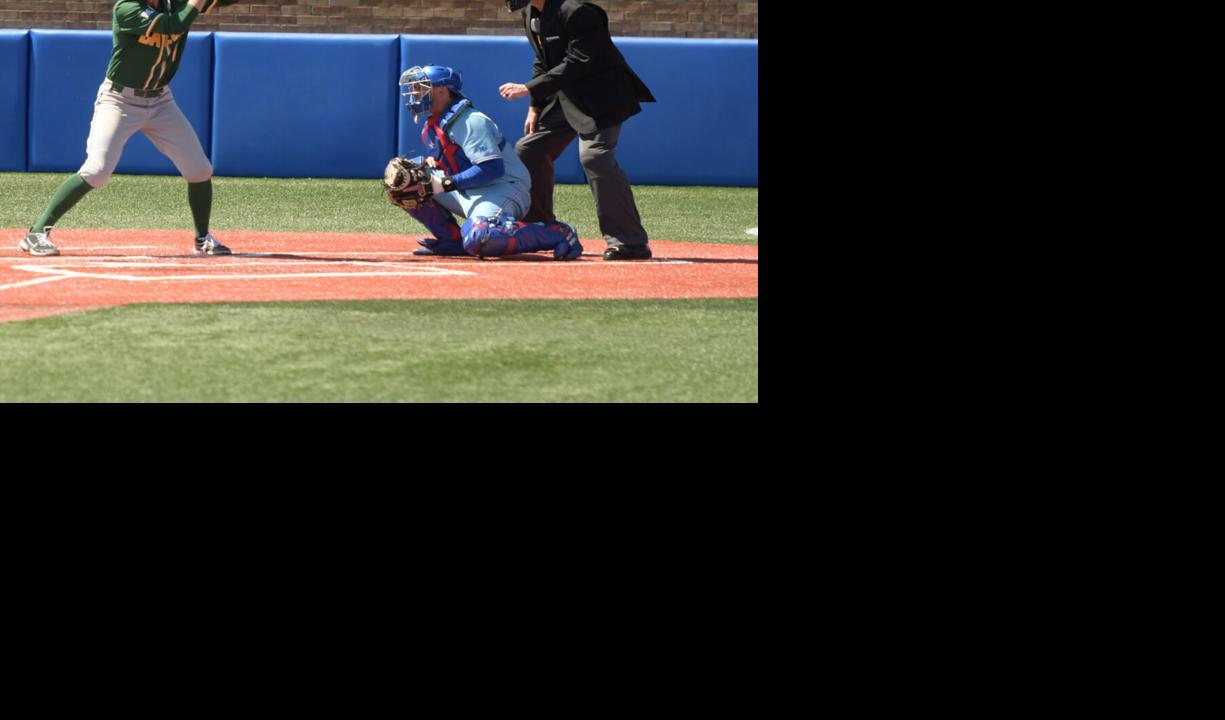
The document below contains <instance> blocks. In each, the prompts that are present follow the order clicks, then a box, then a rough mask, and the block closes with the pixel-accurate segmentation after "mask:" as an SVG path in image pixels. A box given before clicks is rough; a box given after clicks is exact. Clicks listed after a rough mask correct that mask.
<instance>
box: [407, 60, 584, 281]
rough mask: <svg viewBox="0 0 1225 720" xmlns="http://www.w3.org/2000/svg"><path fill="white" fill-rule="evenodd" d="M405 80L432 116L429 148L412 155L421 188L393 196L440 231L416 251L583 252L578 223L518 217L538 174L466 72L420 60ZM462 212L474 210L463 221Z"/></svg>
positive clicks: (425, 138) (416, 106)
mask: <svg viewBox="0 0 1225 720" xmlns="http://www.w3.org/2000/svg"><path fill="white" fill-rule="evenodd" d="M400 87H401V90H402V93H401V95H402V97H403V98H404V101H405V105H406V106H407V107H408V109H409V110H411V111H412V113H413V121H414V122H419V121H420V119H421V116H423V115H424V116H426V121H425V127H424V128H423V129H422V131H421V142H422V144H423V145H424V146H425V148H426V150H427V152H428V153H429V154H428V155H426V156H419V157H416V158H411V159H408V160H409V163H410V164H411V165H413V166H418V167H420V168H421V170H420V173H421V175H420V177H421V178H422V182H420V185H421V193H420V194H419V195H417V196H416V198H415V199H412V200H408V201H398V200H397V199H396V197H395V196H393V200H392V201H393V202H395V203H396V204H398V205H400V207H402V208H403V209H404V210H405V211H407V212H408V214H409V215H411V216H412V217H413V218H415V219H416V220H417V221H418V222H420V223H421V224H422V225H424V226H425V227H426V229H427V230H429V231H430V233H431V234H432V235H433V236H434V237H433V238H427V239H425V240H419V241H418V243H419V244H420V245H421V246H422V247H421V248H420V249H418V250H416V251H414V254H417V255H465V254H467V255H476V256H478V257H485V256H498V255H512V254H515V253H523V252H536V251H541V250H545V251H552V252H553V256H554V258H556V259H558V260H574V259H577V258H578V257H579V256H581V255H582V254H583V246H582V245H581V244H580V243H579V238H578V233H577V232H576V231H575V229H574V228H573V227H572V226H570V225H567V224H566V223H563V222H557V221H556V220H554V221H553V222H548V223H542V222H537V223H525V222H520V221H519V220H518V218H521V217H523V216H524V214H525V213H527V211H528V208H529V206H530V205H531V201H532V197H531V178H530V176H529V175H528V172H527V168H525V167H524V166H523V163H522V162H520V160H519V158H518V156H516V155H515V151H514V147H513V146H510V145H508V144H507V142H506V138H505V137H504V136H503V135H502V132H501V131H500V130H498V126H497V125H496V124H495V123H494V121H493V120H492V119H491V118H490V117H489V116H488V115H485V114H484V113H481V112H478V111H477V110H476V109H475V108H474V107H473V106H472V101H471V100H469V99H468V98H466V97H464V96H463V94H462V93H461V92H460V89H461V88H462V87H463V78H462V76H461V75H460V73H458V72H457V71H455V70H454V69H452V68H449V67H445V66H441V65H425V66H417V67H412V68H409V69H408V70H405V71H404V73H403V74H402V75H401V76H400ZM405 159H406V158H393V160H392V162H393V163H396V162H397V161H399V160H405ZM427 168H428V169H427ZM455 215H462V216H464V217H465V218H466V221H465V222H464V225H463V227H460V225H459V223H458V222H457V221H456V220H455Z"/></svg>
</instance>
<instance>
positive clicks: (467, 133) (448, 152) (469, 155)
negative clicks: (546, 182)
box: [421, 98, 532, 190]
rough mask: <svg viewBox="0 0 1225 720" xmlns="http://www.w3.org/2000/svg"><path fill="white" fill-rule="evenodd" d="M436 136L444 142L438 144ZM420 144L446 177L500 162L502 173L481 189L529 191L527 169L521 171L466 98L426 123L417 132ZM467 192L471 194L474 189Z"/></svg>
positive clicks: (493, 128) (500, 138)
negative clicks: (495, 187)
mask: <svg viewBox="0 0 1225 720" xmlns="http://www.w3.org/2000/svg"><path fill="white" fill-rule="evenodd" d="M440 127H441V129H443V130H440ZM439 135H442V136H443V137H445V140H442V142H439V140H440V138H439V137H437V136H439ZM421 142H423V143H425V147H426V149H428V151H429V152H430V154H432V156H434V158H435V159H437V160H439V163H440V164H441V165H442V169H443V171H446V173H447V174H448V175H458V174H459V173H463V171H464V170H467V169H468V168H470V167H473V165H475V164H479V163H484V162H485V160H490V159H494V158H501V160H502V167H503V168H505V169H506V173H505V174H503V175H502V176H501V178H499V179H497V180H494V181H492V182H489V184H486V185H483V186H488V185H497V184H508V182H512V181H513V182H515V184H517V185H521V186H527V187H530V182H532V180H530V175H529V174H528V169H527V168H526V167H523V162H522V160H519V158H518V156H516V154H515V146H513V144H511V143H510V142H508V141H507V140H506V137H505V136H503V135H502V133H501V131H500V130H499V129H497V125H495V124H494V121H492V120H491V119H490V118H489V115H485V114H484V113H479V111H477V109H475V108H473V107H472V102H470V100H468V99H467V98H463V99H461V100H459V102H458V103H456V104H454V105H453V107H452V108H451V109H450V110H447V111H446V113H445V114H443V115H442V116H441V118H430V119H429V120H426V122H425V127H424V129H423V130H421ZM469 190H475V187H473V189H469Z"/></svg>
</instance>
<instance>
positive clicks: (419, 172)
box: [383, 157, 434, 210]
mask: <svg viewBox="0 0 1225 720" xmlns="http://www.w3.org/2000/svg"><path fill="white" fill-rule="evenodd" d="M383 192H384V193H385V194H386V195H387V199H388V200H390V201H391V204H392V205H395V206H396V207H399V208H403V209H405V210H414V209H416V208H419V207H421V205H422V204H423V203H425V201H426V200H429V199H430V198H431V197H432V196H433V195H434V190H433V188H432V187H431V184H430V173H429V171H428V170H427V169H426V168H424V167H422V166H421V165H418V164H417V163H415V162H413V161H412V160H409V159H408V158H403V157H394V158H392V159H391V160H389V161H388V162H387V167H386V168H385V169H384V170H383Z"/></svg>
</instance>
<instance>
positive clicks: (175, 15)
mask: <svg viewBox="0 0 1225 720" xmlns="http://www.w3.org/2000/svg"><path fill="white" fill-rule="evenodd" d="M236 2H238V0H118V2H116V3H115V7H114V10H113V11H112V17H113V20H112V26H111V29H112V32H113V33H114V37H113V46H112V50H111V61H110V64H109V65H108V66H107V68H106V79H105V80H103V81H102V85H101V86H99V87H98V96H97V99H96V100H95V101H94V116H93V120H92V121H91V122H90V126H89V139H88V140H87V141H86V143H85V151H86V157H85V164H84V165H82V166H81V169H80V170H78V171H77V172H76V174H74V175H72V176H71V177H69V178H68V179H67V180H65V181H64V182H63V183H62V184H60V186H59V188H58V189H57V190H56V191H55V194H54V195H53V196H52V197H51V200H50V202H49V203H48V204H47V209H46V210H44V211H43V214H42V215H41V216H39V218H38V220H37V221H36V222H35V223H34V225H33V226H32V227H31V228H30V232H29V233H27V234H26V236H25V237H24V238H23V239H22V240H21V242H20V243H18V247H20V248H21V249H22V250H24V251H25V252H28V253H30V254H31V255H59V254H60V251H59V249H58V248H56V247H55V245H54V244H53V243H52V242H51V230H52V228H53V226H54V225H55V224H56V223H57V222H59V219H60V217H62V216H63V215H64V213H66V212H68V211H69V210H70V209H72V207H73V206H74V205H76V204H77V202H79V201H80V200H81V198H83V197H85V195H86V194H87V193H88V192H89V191H90V190H93V189H96V188H100V187H102V186H103V185H106V183H107V181H109V180H110V178H111V174H112V173H114V172H115V167H116V166H117V165H118V164H119V158H120V156H121V155H123V148H124V146H125V145H127V142H128V140H129V139H131V137H132V136H133V135H134V134H136V133H137V132H138V131H139V132H143V133H144V134H145V136H146V137H148V138H149V140H150V141H151V142H152V143H153V146H154V147H156V148H157V149H158V151H159V152H161V153H162V154H163V155H165V156H166V157H168V158H170V160H171V161H172V162H173V163H174V166H175V168H177V169H178V171H179V174H180V175H182V176H183V179H184V180H186V181H187V202H188V204H189V205H190V206H191V215H192V220H193V222H194V224H195V226H196V243H195V252H196V253H197V254H201V255H229V254H230V249H229V248H227V247H226V246H224V245H222V244H221V243H219V242H217V239H216V238H215V237H213V236H212V235H211V234H210V233H209V231H208V221H209V216H210V215H211V214H212V208H213V184H212V176H213V166H212V164H211V163H210V162H209V160H208V157H207V156H205V154H204V149H203V148H202V147H201V146H200V140H199V138H198V137H196V132H195V130H194V129H193V128H192V126H191V123H189V122H188V121H187V118H186V117H184V115H183V113H182V111H180V110H179V106H178V105H177V104H176V103H175V101H174V93H172V92H171V90H170V87H169V85H170V81H171V80H173V79H174V74H175V73H176V72H177V71H178V69H179V62H180V61H181V60H182V59H183V50H184V49H185V48H186V46H187V33H188V30H190V29H191V24H192V23H193V22H194V21H195V20H196V18H197V17H199V16H200V15H201V14H203V13H207V12H209V11H211V10H213V9H214V8H215V7H217V6H224V5H233V4H234V3H236Z"/></svg>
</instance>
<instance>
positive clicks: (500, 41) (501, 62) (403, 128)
mask: <svg viewBox="0 0 1225 720" xmlns="http://www.w3.org/2000/svg"><path fill="white" fill-rule="evenodd" d="M535 58H536V55H535V54H534V53H533V52H532V47H531V45H529V44H528V42H527V38H525V37H524V36H523V35H516V36H513V37H510V36H507V37H484V36H466V35H401V36H400V72H403V71H405V70H407V69H408V68H410V67H412V66H414V65H445V66H447V67H451V68H454V69H456V70H459V71H460V73H461V74H462V75H463V77H464V88H463V90H462V91H461V92H463V94H464V95H465V96H466V97H468V98H470V99H471V100H472V104H473V105H474V106H476V109H477V110H480V111H481V112H483V113H485V114H486V115H488V116H489V117H490V118H492V119H493V121H494V122H495V123H497V125H498V129H500V130H501V131H502V134H503V135H505V136H506V142H507V144H508V145H510V146H511V148H512V151H513V147H514V144H515V143H516V142H518V140H519V138H521V137H523V120H524V118H525V117H526V116H527V108H528V99H527V98H520V99H519V100H510V101H507V100H503V99H502V96H501V95H498V88H499V87H501V86H502V85H503V84H504V83H508V82H517V83H526V82H527V81H528V80H531V79H532V61H533V60H535ZM396 81H397V82H398V81H399V74H398V73H397V75H396ZM389 92H391V93H393V94H394V95H395V97H396V101H397V103H398V104H399V107H400V109H399V145H398V152H399V154H400V155H407V156H409V157H412V156H414V155H421V154H423V153H424V148H423V147H422V145H421V127H422V125H423V124H424V123H425V118H424V117H423V118H421V124H417V125H414V124H413V115H412V113H410V112H409V111H408V109H407V108H406V107H404V103H402V102H400V100H399V98H400V88H399V86H398V85H395V84H394V83H393V86H392V87H391V88H390V89H389ZM555 172H556V179H557V182H559V183H585V182H587V178H586V176H584V175H583V168H582V166H581V165H580V164H579V161H578V140H575V141H574V142H573V143H571V144H570V146H569V147H567V148H566V151H565V152H563V153H562V155H561V157H559V158H558V159H557V163H556V164H555Z"/></svg>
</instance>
